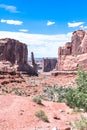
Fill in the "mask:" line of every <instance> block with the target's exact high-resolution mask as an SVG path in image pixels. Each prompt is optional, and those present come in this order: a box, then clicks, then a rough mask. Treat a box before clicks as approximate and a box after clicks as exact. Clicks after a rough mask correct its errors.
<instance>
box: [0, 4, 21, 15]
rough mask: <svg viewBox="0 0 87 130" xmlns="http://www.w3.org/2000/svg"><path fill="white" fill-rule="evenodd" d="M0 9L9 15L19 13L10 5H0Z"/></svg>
mask: <svg viewBox="0 0 87 130" xmlns="http://www.w3.org/2000/svg"><path fill="white" fill-rule="evenodd" d="M0 8H3V9H5V10H7V11H9V12H11V13H19V11H18V10H17V8H16V7H15V6H12V5H6V4H0Z"/></svg>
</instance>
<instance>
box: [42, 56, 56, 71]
mask: <svg viewBox="0 0 87 130" xmlns="http://www.w3.org/2000/svg"><path fill="white" fill-rule="evenodd" d="M56 65H57V58H43V61H42V71H43V72H50V71H52V70H54V69H56Z"/></svg>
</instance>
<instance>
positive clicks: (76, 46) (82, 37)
mask: <svg viewBox="0 0 87 130" xmlns="http://www.w3.org/2000/svg"><path fill="white" fill-rule="evenodd" d="M78 66H82V67H83V69H84V70H87V31H84V30H78V31H75V32H73V34H72V37H71V42H67V43H66V44H65V46H63V47H59V49H58V70H60V71H72V70H77V68H78Z"/></svg>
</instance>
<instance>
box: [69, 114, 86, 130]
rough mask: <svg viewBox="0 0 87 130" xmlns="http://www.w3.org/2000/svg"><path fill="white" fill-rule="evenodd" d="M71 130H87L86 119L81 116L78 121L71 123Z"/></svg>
mask: <svg viewBox="0 0 87 130" xmlns="http://www.w3.org/2000/svg"><path fill="white" fill-rule="evenodd" d="M71 127H72V130H87V118H86V117H84V116H81V118H80V119H79V120H76V121H74V122H73V123H71Z"/></svg>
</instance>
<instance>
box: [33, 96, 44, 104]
mask: <svg viewBox="0 0 87 130" xmlns="http://www.w3.org/2000/svg"><path fill="white" fill-rule="evenodd" d="M33 101H34V102H36V103H37V104H42V100H41V98H40V97H39V96H38V95H35V96H34V97H33Z"/></svg>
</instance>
